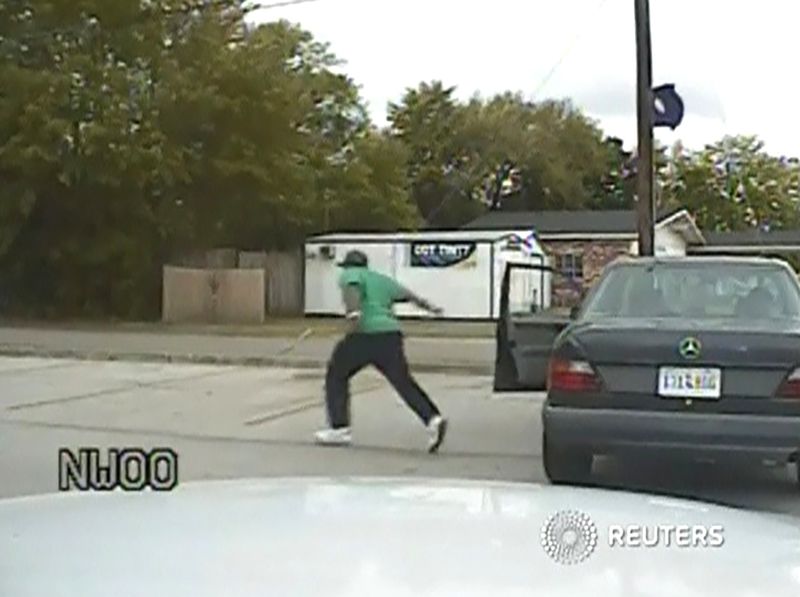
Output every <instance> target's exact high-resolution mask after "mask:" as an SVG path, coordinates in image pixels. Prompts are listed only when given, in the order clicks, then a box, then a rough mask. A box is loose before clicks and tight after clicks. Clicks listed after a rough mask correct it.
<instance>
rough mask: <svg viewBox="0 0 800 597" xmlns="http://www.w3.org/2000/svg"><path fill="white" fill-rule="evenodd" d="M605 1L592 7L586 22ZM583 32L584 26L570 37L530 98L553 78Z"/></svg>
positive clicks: (597, 11) (602, 0)
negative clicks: (592, 9) (570, 39)
mask: <svg viewBox="0 0 800 597" xmlns="http://www.w3.org/2000/svg"><path fill="white" fill-rule="evenodd" d="M607 1H608V0H600V2H599V3H598V5H597V7H596V8H595V9H594V12H592V13H590V15H589V16H587V18H586V20H587V22H593V21H594V17H595V16H596V14H597V13H599V12H600V10H601V9H602V8H603V6H604V5H605V3H606V2H607ZM585 32H586V31H585V28H582V29H581V30H580V31H579V32H578V33H577V35H575V37H573V38H572V41H570V43H569V45H567V47H566V48H565V49H564V51H563V52H562V53H561V56H559V58H558V60H557V61H556V63H555V64H554V65H553V68H551V69H550V70H549V71H548V73H547V74H546V75H545V76H544V78H543V79H542V81H541V82H540V83H539V85H538V86H537V87H536V90H535V91H534V92H533V94H532V96H531V100H535V99H536V96H538V95H539V92H540V91H541V90H542V89H544V87H545V86H546V85H547V84H548V83H549V82H550V79H552V78H553V75H555V74H556V72H557V71H558V69H559V68H561V65H562V64H563V63H564V60H566V59H567V57H568V56H569V54H570V52H572V50H574V49H575V46H576V45H578V42H579V41H580V40H581V38H582V37H583V34H584V33H585Z"/></svg>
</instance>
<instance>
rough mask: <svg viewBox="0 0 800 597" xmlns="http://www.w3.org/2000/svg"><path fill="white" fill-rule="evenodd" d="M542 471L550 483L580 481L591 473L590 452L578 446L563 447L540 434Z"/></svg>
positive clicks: (587, 477) (586, 478) (585, 479)
mask: <svg viewBox="0 0 800 597" xmlns="http://www.w3.org/2000/svg"><path fill="white" fill-rule="evenodd" d="M542 459H543V460H544V472H545V474H546V475H547V478H548V479H549V480H550V482H551V483H556V484H560V483H582V482H585V481H587V480H588V479H589V478H590V477H591V474H592V454H591V452H588V451H586V450H581V449H578V448H565V447H563V446H559V445H557V444H554V443H553V442H552V441H550V440H548V439H547V436H546V435H543V436H542Z"/></svg>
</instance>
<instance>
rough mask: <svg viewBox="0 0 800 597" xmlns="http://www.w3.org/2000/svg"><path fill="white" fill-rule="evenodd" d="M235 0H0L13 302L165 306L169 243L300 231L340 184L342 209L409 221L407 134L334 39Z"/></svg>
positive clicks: (1, 124)
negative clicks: (389, 129)
mask: <svg viewBox="0 0 800 597" xmlns="http://www.w3.org/2000/svg"><path fill="white" fill-rule="evenodd" d="M243 4H244V3H243V2H241V1H239V0H215V1H214V2H209V1H208V0H190V1H189V2H187V1H185V0H151V1H150V2H140V1H139V0H118V1H116V2H113V3H109V2H104V1H101V0H81V1H79V2H72V1H69V0H43V1H42V2H37V3H36V4H35V5H33V6H32V7H31V8H27V7H25V6H24V5H20V4H14V5H13V6H12V4H11V3H0V36H2V37H1V38H0V50H1V51H2V52H3V61H2V63H0V75H2V77H3V81H4V86H3V90H2V91H0V133H2V138H0V175H2V177H3V183H4V184H3V185H2V187H0V274H1V275H2V278H3V285H4V289H3V290H4V292H5V293H6V294H9V295H12V296H13V297H14V298H15V302H16V305H17V307H19V308H21V309H24V310H26V311H29V312H31V313H33V314H52V315H95V316H107V315H118V316H123V317H142V316H156V315H157V314H158V306H159V299H160V296H159V294H160V292H159V290H160V280H161V265H162V264H163V263H164V262H165V261H166V260H168V259H169V258H170V256H171V255H173V254H174V253H176V252H183V251H185V250H188V249H206V248H211V247H214V246H219V245H228V246H235V247H238V248H253V249H271V248H281V247H286V246H297V244H298V243H300V242H301V241H302V239H303V237H304V236H305V235H306V234H307V233H309V232H311V231H315V230H318V229H319V228H320V226H321V225H322V224H323V220H324V219H325V213H326V210H325V208H324V205H325V203H324V201H325V200H326V199H327V198H328V197H331V196H333V197H335V198H337V201H338V202H339V208H338V211H337V212H336V214H334V215H335V217H336V218H337V220H336V221H338V220H342V221H344V222H345V223H346V224H348V225H355V224H353V222H355V223H357V224H359V225H361V226H363V225H364V224H363V223H362V222H361V220H364V221H369V220H370V219H373V220H375V221H376V222H377V224H376V225H379V226H380V227H391V226H395V225H408V224H409V222H413V220H414V211H413V209H409V206H410V204H409V202H408V195H407V193H406V191H405V188H406V186H407V184H406V180H407V179H406V176H405V172H403V170H402V169H403V168H404V166H405V164H404V160H405V157H404V153H403V148H401V147H398V146H397V144H396V143H393V142H389V141H388V140H386V139H383V138H382V137H380V136H376V135H375V134H373V133H372V132H371V131H370V130H369V122H368V119H367V117H366V111H365V109H364V107H363V105H362V102H361V100H360V98H359V95H358V90H357V88H356V86H355V85H354V83H353V82H352V81H351V80H350V79H349V78H348V77H346V76H344V75H341V74H339V73H336V72H334V67H335V66H337V64H338V62H337V61H336V59H335V57H334V56H333V55H332V54H331V53H330V52H329V50H328V48H327V46H325V45H324V44H320V43H319V42H317V41H315V40H314V39H313V38H312V36H311V35H310V34H309V33H307V32H305V31H302V30H301V29H299V28H298V27H296V26H293V25H290V24H288V23H285V22H278V23H270V24H267V25H264V26H261V27H257V28H248V27H246V26H245V22H244V14H245V12H246V10H245V9H244V8H243ZM395 158H396V159H397V160H399V161H400V162H399V163H400V166H399V168H400V169H398V168H392V167H390V166H391V165H390V164H389V163H388V162H387V160H389V159H395ZM335 184H341V185H343V186H342V187H341V188H340V187H336V186H331V185H335ZM368 198H371V199H368Z"/></svg>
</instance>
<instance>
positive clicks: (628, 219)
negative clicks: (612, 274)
mask: <svg viewBox="0 0 800 597" xmlns="http://www.w3.org/2000/svg"><path fill="white" fill-rule="evenodd" d="M464 229H467V230H511V229H516V230H519V229H530V230H534V231H535V232H536V234H537V238H538V240H539V242H540V243H541V245H542V246H543V247H544V249H545V251H546V252H547V254H548V255H549V256H550V258H551V264H552V265H553V266H554V267H555V269H556V270H557V271H558V272H559V274H560V275H557V276H556V277H555V278H554V281H553V299H552V300H553V305H554V306H565V305H566V306H571V305H573V304H575V303H576V302H577V300H578V298H579V297H580V296H581V295H582V294H583V293H585V292H586V291H587V290H588V289H589V288H590V287H591V286H592V284H594V282H595V281H596V280H597V278H598V276H599V275H600V273H601V272H602V271H603V268H604V267H605V266H606V265H607V264H608V263H610V262H611V261H613V260H614V259H616V258H617V257H619V256H621V255H631V254H636V253H637V251H638V246H637V234H636V212H635V211H633V210H608V211H589V210H585V211H526V212H503V211H494V212H489V213H487V214H485V215H483V216H481V217H480V218H478V219H476V220H474V221H472V222H470V223H469V224H467V225H466V226H464ZM704 244H705V239H704V237H703V234H702V233H701V232H700V230H699V229H698V228H697V225H696V224H695V222H694V219H693V218H692V217H691V215H690V214H689V213H688V212H687V211H686V210H685V209H680V210H673V211H671V212H666V213H661V214H659V215H658V218H657V221H656V232H655V251H656V254H657V255H686V254H687V253H688V252H690V251H691V248H692V247H693V246H697V245H704Z"/></svg>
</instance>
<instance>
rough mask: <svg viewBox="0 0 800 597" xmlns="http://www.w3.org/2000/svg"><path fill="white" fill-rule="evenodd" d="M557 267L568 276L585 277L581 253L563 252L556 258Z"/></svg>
mask: <svg viewBox="0 0 800 597" xmlns="http://www.w3.org/2000/svg"><path fill="white" fill-rule="evenodd" d="M556 269H557V270H558V271H559V272H560V273H561V275H563V276H565V277H567V278H572V279H578V280H581V279H583V255H582V254H581V253H561V254H560V255H558V257H557V258H556Z"/></svg>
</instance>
